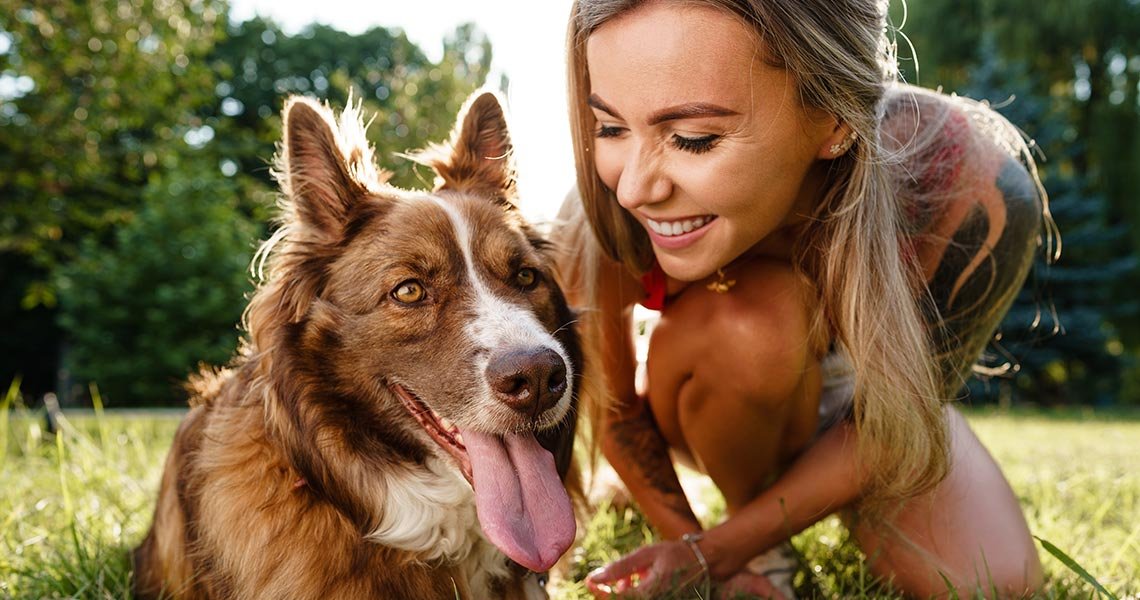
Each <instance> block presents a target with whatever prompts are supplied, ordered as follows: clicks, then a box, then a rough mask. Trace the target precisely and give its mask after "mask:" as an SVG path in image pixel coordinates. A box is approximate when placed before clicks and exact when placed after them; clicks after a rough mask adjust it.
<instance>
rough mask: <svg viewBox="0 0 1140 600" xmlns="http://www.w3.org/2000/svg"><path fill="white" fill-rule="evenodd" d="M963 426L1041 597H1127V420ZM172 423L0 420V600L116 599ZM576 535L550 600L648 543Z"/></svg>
mask: <svg viewBox="0 0 1140 600" xmlns="http://www.w3.org/2000/svg"><path fill="white" fill-rule="evenodd" d="M969 418H970V421H971V423H972V424H973V425H974V428H975V430H976V431H977V432H978V434H979V436H980V437H981V438H982V440H983V441H984V442H985V443H986V445H987V446H988V447H989V448H990V449H991V451H992V452H993V454H994V456H995V457H996V458H997V459H998V462H1000V463H1001V464H1002V466H1003V468H1004V469H1005V472H1006V474H1007V476H1008V477H1009V479H1010V481H1011V483H1012V484H1013V487H1014V489H1015V491H1016V492H1017V494H1018V496H1019V497H1020V499H1021V501H1022V504H1023V506H1024V507H1025V511H1026V517H1027V519H1028V520H1029V524H1030V529H1031V530H1032V531H1033V533H1034V534H1035V535H1036V536H1038V537H1039V538H1041V539H1042V540H1045V541H1047V542H1048V543H1050V544H1051V545H1053V546H1055V547H1056V548H1057V553H1058V555H1053V554H1049V553H1048V552H1046V551H1045V550H1044V549H1042V552H1041V556H1042V561H1043V563H1044V565H1045V569H1046V573H1047V578H1048V579H1047V581H1048V587H1047V589H1046V592H1045V596H1044V597H1048V598H1094V597H1098V594H1099V592H1098V590H1097V588H1096V587H1095V586H1094V584H1093V583H1091V581H1090V580H1091V579H1094V578H1095V580H1096V581H1097V582H1099V584H1100V585H1102V586H1103V588H1104V590H1105V591H1107V592H1109V593H1111V594H1114V595H1115V596H1117V597H1120V598H1125V597H1133V598H1137V597H1140V596H1136V594H1140V415H1136V414H1133V415H1129V414H1116V415H1107V416H1106V415H1102V414H1093V413H1084V412H1069V413H1039V412H1031V413H1018V414H1012V415H1011V414H999V413H992V412H974V413H971V414H970V417H969ZM177 424H178V418H177V417H176V416H164V415H159V416H153V415H151V416H138V415H136V416H121V415H117V414H114V413H108V414H106V415H102V416H85V417H78V416H72V417H71V419H70V420H69V426H68V427H65V428H64V430H63V432H62V433H61V434H60V435H59V436H53V435H51V434H48V433H46V432H45V431H44V429H43V420H42V414H38V413H32V412H28V411H25V410H20V409H15V410H12V411H11V412H10V411H8V410H0V465H2V468H0V482H3V483H2V485H0V518H2V519H3V521H4V524H3V528H0V598H21V599H23V598H126V597H127V596H128V585H129V583H128V582H129V575H130V573H129V561H128V559H127V552H128V550H129V549H130V548H131V547H132V546H133V545H135V544H137V543H138V541H139V540H140V539H141V538H142V536H143V534H144V533H145V532H146V528H147V527H148V526H149V523H150V518H151V511H152V510H153V504H154V497H155V490H156V487H157V484H158V480H159V476H160V474H161V470H162V461H163V458H164V457H165V454H166V450H167V448H168V447H169V445H170V441H171V437H172V436H173V433H174V430H175V428H176V427H177ZM700 500H701V503H702V504H703V505H704V506H705V509H704V511H703V512H704V513H705V514H704V516H705V517H706V518H708V519H716V518H717V516H718V515H719V514H720V513H721V512H722V504H721V503H720V501H719V499H718V498H717V497H716V495H715V492H713V491H712V490H708V491H707V492H706V493H705V494H702V496H701V499H700ZM584 529H585V531H584V535H583V536H582V540H581V543H580V544H579V545H578V546H577V547H575V549H574V550H573V553H572V555H571V557H570V559H569V560H568V561H567V562H568V564H569V567H568V569H567V573H566V578H564V579H563V580H561V581H560V582H557V583H555V584H554V586H553V587H552V592H553V596H554V597H555V598H565V599H579V598H588V597H589V596H588V594H587V593H586V592H585V589H584V588H583V586H582V585H581V583H580V581H581V579H582V578H583V577H584V576H585V574H586V573H588V572H589V571H590V570H591V569H593V568H595V567H597V566H600V565H602V564H603V563H605V562H606V561H609V560H612V559H614V558H616V557H617V556H619V555H620V554H621V553H623V552H626V551H629V550H632V549H633V548H635V547H637V546H638V545H640V544H643V543H645V542H647V541H648V540H651V539H652V537H653V532H652V530H651V529H650V528H649V527H648V525H647V524H646V523H645V521H644V519H643V518H642V517H641V515H640V514H638V513H637V512H636V511H634V510H632V509H626V510H623V511H620V512H619V511H616V510H613V509H602V510H599V511H598V512H597V513H596V514H595V516H594V517H593V518H592V519H591V520H590V521H589V522H588V523H586V524H585V528H584ZM793 545H794V546H795V548H796V549H797V550H798V552H799V553H800V555H801V556H802V568H801V570H800V572H799V573H798V574H797V576H796V582H797V589H798V590H799V591H800V593H801V596H803V597H824V598H852V597H854V598H868V597H884V596H886V597H891V593H890V591H889V589H888V588H886V587H884V586H882V585H878V584H876V583H875V582H874V581H873V579H872V577H871V576H870V575H869V574H868V573H867V572H866V571H865V569H864V567H863V564H862V562H861V556H860V554H859V552H858V550H857V549H856V548H855V547H854V546H853V545H852V544H851V543H850V542H849V540H848V538H847V534H846V532H845V531H844V529H843V528H842V527H841V526H840V525H839V523H838V521H837V520H836V519H828V520H826V521H824V522H822V523H820V524H817V525H816V526H814V527H812V528H811V529H809V530H807V531H806V532H804V533H803V534H801V535H799V536H797V537H796V538H795V539H794V540H793ZM1058 556H1067V557H1070V558H1071V561H1070V564H1068V565H1066V563H1065V562H1064V561H1063V560H1062V559H1061V558H1059V557H1058ZM1082 569H1083V570H1084V571H1086V572H1087V574H1088V578H1085V577H1083V576H1082V574H1081V572H1080V571H1081V570H1082ZM1130 595H1131V596H1130ZM1101 597H1108V596H1106V595H1103V594H1102V595H1101Z"/></svg>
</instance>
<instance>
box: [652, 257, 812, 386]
mask: <svg viewBox="0 0 1140 600" xmlns="http://www.w3.org/2000/svg"><path fill="white" fill-rule="evenodd" d="M716 279H717V278H716V276H713V277H712V278H710V279H708V280H705V281H700V282H694V283H692V284H690V285H689V286H687V287H686V288H685V290H684V291H683V292H682V293H681V294H679V295H678V296H676V297H675V298H673V299H671V300H670V304H669V306H668V308H667V309H666V312H665V314H664V317H665V319H664V320H669V321H673V322H676V323H678V324H682V326H683V327H685V328H686V329H687V330H688V331H690V332H692V331H716V332H718V335H717V336H716V337H715V339H714V338H713V337H704V338H701V339H704V341H705V342H706V343H707V344H708V345H709V348H708V351H710V352H713V351H717V350H718V349H719V350H723V348H724V346H725V345H726V344H732V345H734V346H735V347H736V348H737V349H738V350H739V351H747V352H748V353H749V354H750V355H752V357H753V358H754V360H755V361H756V362H757V364H764V365H767V366H768V367H770V368H768V369H765V372H767V373H801V372H802V371H803V369H804V366H805V365H806V364H807V362H808V361H810V360H813V359H817V358H819V356H820V355H821V354H822V351H823V350H825V349H826V339H825V337H824V336H821V335H820V334H819V333H818V332H817V330H818V329H819V327H818V324H817V322H816V319H815V316H816V315H817V314H818V310H817V305H818V301H817V298H816V293H815V286H813V285H812V284H811V283H810V281H808V279H807V278H805V277H803V276H802V275H801V274H799V273H798V272H797V271H796V270H795V269H794V268H793V267H792V266H791V265H790V264H788V263H787V262H785V261H780V260H774V259H768V258H754V259H750V260H748V261H744V262H740V263H735V264H733V265H732V266H731V267H730V268H729V269H727V270H726V271H725V282H727V283H730V284H731V288H730V289H729V290H728V291H727V292H726V293H719V292H717V291H715V290H714V289H710V288H709V287H708V286H707V285H706V284H708V283H712V282H713V281H714V280H716ZM693 338H694V339H697V338H698V336H693Z"/></svg>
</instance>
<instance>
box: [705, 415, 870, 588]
mask: <svg viewBox="0 0 1140 600" xmlns="http://www.w3.org/2000/svg"><path fill="white" fill-rule="evenodd" d="M855 445H856V444H855V426H854V424H852V423H849V422H843V423H840V424H838V425H836V426H834V427H832V428H831V429H828V430H827V431H825V432H824V433H823V434H822V435H821V436H820V438H819V439H818V440H816V442H815V443H813V444H812V445H811V446H809V447H808V448H807V449H806V450H804V452H803V454H801V455H800V456H799V457H797V458H796V459H795V460H794V461H793V462H792V464H791V466H790V467H789V468H788V469H787V470H786V471H784V473H783V474H781V475H780V477H779V478H778V479H777V480H776V481H775V483H773V484H772V486H771V487H769V488H767V489H766V490H764V491H763V492H761V493H760V495H759V496H757V497H756V499H755V500H753V501H752V502H750V503H749V504H748V505H746V506H745V507H744V508H743V509H741V510H740V511H738V512H737V513H736V514H735V515H732V516H731V517H730V518H728V519H727V520H725V521H724V522H723V523H721V524H719V525H717V526H716V527H713V528H712V529H709V530H708V531H707V532H705V536H704V539H703V540H702V541H701V542H700V548H701V551H702V552H704V554H705V557H706V558H707V559H708V562H709V570H710V572H711V574H712V576H713V578H714V579H724V578H727V577H731V576H732V575H734V574H736V573H738V572H739V571H740V570H741V569H743V568H744V565H745V564H747V563H748V561H749V560H751V559H752V557H754V556H757V555H759V554H760V553H761V552H764V551H766V550H767V549H769V548H771V547H773V546H775V545H776V544H778V543H780V542H781V541H783V540H786V539H789V538H790V537H791V536H793V535H795V534H796V533H799V532H800V531H802V530H804V529H805V528H807V527H809V526H811V525H813V524H815V523H816V522H818V521H820V520H821V519H823V518H824V517H826V516H827V515H830V514H832V513H834V512H835V511H837V510H839V509H841V508H843V507H845V506H849V505H850V504H851V503H853V502H854V501H855V500H856V499H857V498H858V497H859V495H860V493H861V490H862V487H863V486H862V483H863V480H862V478H861V477H860V476H859V474H858V471H857V463H856V458H855Z"/></svg>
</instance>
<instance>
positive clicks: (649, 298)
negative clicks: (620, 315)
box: [639, 261, 666, 310]
mask: <svg viewBox="0 0 1140 600" xmlns="http://www.w3.org/2000/svg"><path fill="white" fill-rule="evenodd" d="M665 285H666V283H665V271H662V270H661V265H659V264H657V261H653V268H651V269H649V271H648V272H647V273H645V274H644V275H642V276H641V287H642V288H643V289H644V290H645V297H644V298H642V300H641V302H639V304H641V305H642V306H644V307H645V308H648V309H649V310H664V308H665Z"/></svg>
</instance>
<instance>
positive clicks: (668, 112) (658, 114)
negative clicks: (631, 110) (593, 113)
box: [586, 94, 740, 125]
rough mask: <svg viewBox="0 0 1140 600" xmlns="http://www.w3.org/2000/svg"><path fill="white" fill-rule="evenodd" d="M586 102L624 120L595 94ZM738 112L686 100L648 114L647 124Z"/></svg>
mask: <svg viewBox="0 0 1140 600" xmlns="http://www.w3.org/2000/svg"><path fill="white" fill-rule="evenodd" d="M586 104H589V105H590V106H592V107H594V108H596V109H598V110H600V111H602V112H604V113H606V114H607V115H609V116H611V117H614V118H615V119H622V120H624V118H623V117H622V116H621V115H620V114H618V112H617V110H616V109H615V108H613V107H611V106H610V105H608V104H606V103H605V101H603V100H602V99H601V98H599V97H598V95H597V94H590V97H589V98H587V99H586ZM739 114H740V113H738V112H736V111H735V110H732V109H731V108H725V107H723V106H719V105H716V104H711V103H708V102H687V103H685V104H678V105H676V106H670V107H668V108H663V109H661V110H658V111H655V112H654V113H653V114H652V115H650V116H649V124H650V125H658V124H660V123H664V122H665V121H674V120H678V119H692V118H696V117H731V116H734V115H739Z"/></svg>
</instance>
